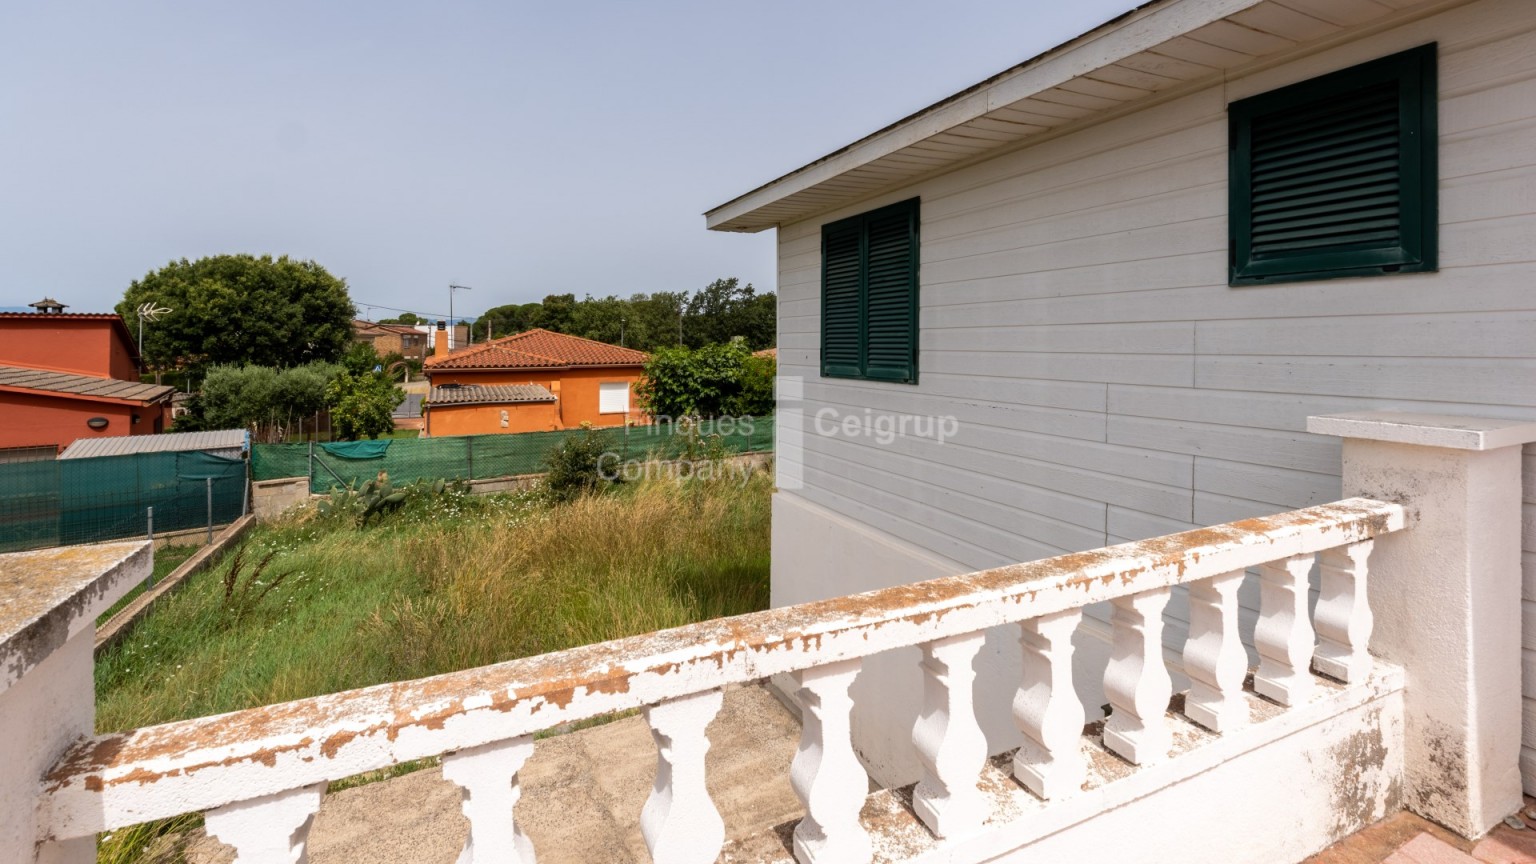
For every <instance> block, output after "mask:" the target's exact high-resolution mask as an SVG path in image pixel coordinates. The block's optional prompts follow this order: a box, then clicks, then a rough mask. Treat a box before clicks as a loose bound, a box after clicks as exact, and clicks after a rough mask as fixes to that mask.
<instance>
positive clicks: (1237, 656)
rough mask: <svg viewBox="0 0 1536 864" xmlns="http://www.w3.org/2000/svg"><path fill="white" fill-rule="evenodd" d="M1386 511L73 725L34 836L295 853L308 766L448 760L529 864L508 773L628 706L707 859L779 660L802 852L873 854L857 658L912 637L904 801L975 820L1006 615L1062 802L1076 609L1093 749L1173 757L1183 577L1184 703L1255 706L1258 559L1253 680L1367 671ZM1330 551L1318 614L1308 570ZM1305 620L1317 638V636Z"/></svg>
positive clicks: (489, 857)
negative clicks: (743, 726)
mask: <svg viewBox="0 0 1536 864" xmlns="http://www.w3.org/2000/svg"><path fill="white" fill-rule="evenodd" d="M1405 520H1406V515H1405V512H1404V510H1403V508H1402V507H1400V506H1399V505H1396V504H1389V503H1383V502H1380V501H1374V500H1369V499H1364V498H1352V499H1349V500H1345V501H1340V502H1337V503H1334V504H1327V505H1323V506H1318V507H1311V508H1307V509H1305V510H1298V511H1293V512H1290V513H1283V514H1279V515H1276V516H1270V517H1265V518H1261V519H1251V520H1246V521H1243V522H1235V523H1230V524H1226V525H1219V526H1215V527H1212V528H1206V529H1202V530H1198V531H1190V532H1185V533H1182V534H1173V535H1169V536H1166V537H1159V538H1155V539H1152V540H1145V541H1141V542H1137V543H1128V544H1123V545H1120V546H1113V547H1108V548H1104V549H1097V550H1094V551H1091V552H1083V553H1078V554H1072V555H1063V556H1060V557H1057V558H1050V559H1045V560H1041V561H1034V562H1030V563H1026V564H1016V565H1012V566H1007V567H1000V568H997V569H993V570H986V571H981V572H977V573H971V574H967V575H964V576H955V577H949V578H943V579H936V580H932V581H929V582H923V583H919V584H913V585H902V586H897V587H893V588H887V589H883V590H879V591H872V592H868V593H865V594H859V595H854V596H849V597H841V598H837V599H833V600H828V601H824V602H818V603H808V604H803V605H799V606H792V607H786V608H780V609H773V610H769V611H765V612H759V613H754V614H750V615H742V616H737V617H734V618H726V619H720V620H715V621H708V622H704V623H700V624H694V625H690V626H687V627H680V628H677V629H673V630H667V631H662V632H658V633H652V634H649V635H645V636H640V637H635V638H630V639H620V640H616V641H613V642H606V643H602V644H597V645H587V646H583V647H580V648H575V649H572V650H569V651H561V652H558V653H554V654H548V655H544V656H540V657H530V658H526V659H522V660H515V661H511V662H507V663H500V664H497V665H494V666H487V667H482V668H479V669H470V670H466V671H463V672H455V673H452V674H448V675H440V676H437V677H434V678H425V679H420V680H415V681H404V682H400V683H395V684H387V685H382V686H377V687H368V688H364V689H360V690H353V691H348V692H344V693H337V694H333V695H329V696H322V697H318V698H313V699H303V700H299V701H295V702H288V703H284V704H280V705H269V706H265V707H261V708H254V709H250V710H245V711H237V712H234V713H231V714H224V715H220V716H216V717H204V718H200V719H196V720H187V721H182V722H176V723H168V724H164V725H161V726H153V727H149V728H144V729H138V730H134V731H131V732H125V733H120V734H110V735H100V736H96V737H94V738H90V739H88V740H85V741H83V742H82V743H80V744H79V745H78V746H76V747H75V748H73V749H72V750H71V751H70V752H69V753H67V754H66V755H65V757H64V758H63V759H62V760H61V761H60V762H59V764H58V765H57V766H56V768H55V769H54V770H53V771H52V773H51V774H50V775H49V776H48V777H47V778H45V780H44V783H43V789H42V791H41V809H40V811H39V816H40V824H41V825H42V826H43V836H42V837H40V838H39V840H42V841H64V840H68V839H70V838H76V837H85V836H89V835H91V834H93V833H95V832H100V831H106V830H110V829H114V828H118V827H122V826H126V825H132V824H136V823H140V822H145V821H148V820H153V819H161V818H166V817H170V816H175V815H178V814H181V813H186V812H192V811H202V812H205V813H206V816H207V819H206V824H207V828H208V831H209V833H210V834H212V835H214V836H215V837H217V838H219V839H220V840H222V841H223V842H225V843H228V844H229V845H231V846H233V847H234V848H235V849H236V850H237V852H238V860H239V861H240V862H242V864H252V862H255V864H266V862H291V861H297V860H302V858H303V846H304V843H305V838H306V833H307V831H308V828H309V825H310V824H311V822H312V821H313V818H314V815H315V813H316V811H317V809H318V808H319V806H320V801H321V798H322V795H323V791H324V788H325V786H324V784H325V783H326V782H328V781H332V780H337V779H340V778H343V777H349V776H352V775H356V774H359V773H363V772H366V771H373V770H377V769H381V768H386V767H388V766H391V765H395V764H398V763H401V762H406V761H409V760H414V759H421V758H425V757H430V756H438V755H441V756H442V757H443V775H444V777H446V778H447V779H448V780H449V781H451V782H453V783H455V784H457V785H458V786H460V787H461V788H462V790H463V796H464V801H463V811H464V814H465V815H466V816H467V817H468V818H469V822H470V826H471V828H470V835H469V840H468V843H467V845H466V847H465V849H464V853H463V855H462V856H461V858H460V861H461V862H463V864H484V862H488V861H498V862H501V861H523V862H531V861H533V860H534V848H533V844H532V843H531V842H530V841H529V839H528V837H527V836H525V835H524V834H523V833H522V832H521V831H520V830H519V829H518V828H517V825H516V821H515V818H514V815H513V814H514V809H515V806H516V803H517V799H518V795H519V789H518V784H517V773H518V771H519V769H520V768H521V767H522V765H523V763H524V762H525V761H526V760H527V759H528V757H529V756H530V754H531V753H532V751H533V738H532V735H533V734H534V733H535V732H538V731H540V730H543V729H548V728H551V727H555V726H559V725H561V724H565V723H570V722H572V721H576V720H582V719H585V718H590V717H596V716H599V715H603V714H607V713H610V712H613V711H619V710H625V709H633V708H641V709H643V710H644V713H645V717H646V720H647V721H648V722H649V723H650V725H651V728H652V730H653V734H654V737H655V740H656V744H657V753H658V758H657V773H656V782H655V787H654V789H653V790H652V793H651V796H650V798H649V800H648V801H647V802H646V804H645V807H644V809H643V811H642V812H641V813H639V814H636V815H637V818H638V819H639V822H640V825H641V828H642V833H643V835H644V837H645V840H646V843H647V844H648V846H649V847H650V849H651V853H652V856H653V857H654V859H655V860H656V861H658V862H663V864H704V862H710V861H714V860H715V859H716V856H717V855H718V854H719V852H720V849H721V846H722V844H723V842H724V839H725V837H724V828H723V823H722V821H721V818H720V815H719V813H718V812H717V811H716V809H715V806H714V804H713V802H711V800H710V798H709V794H708V792H707V791H706V787H705V782H704V780H705V775H704V757H705V753H706V751H707V750H708V747H709V743H708V739H707V738H706V737H705V727H706V726H707V725H708V724H709V722H710V720H711V719H712V718H713V717H714V716H715V714H716V712H717V711H718V710H719V708H720V705H721V692H720V689H721V688H722V687H724V686H726V685H731V684H738V683H745V682H750V681H755V680H758V679H761V678H764V677H767V676H770V675H775V674H780V673H791V674H792V675H793V678H794V680H795V682H796V684H797V686H798V688H799V690H798V693H797V694H796V698H797V699H798V700H799V702H800V704H801V706H802V708H803V717H802V723H803V731H802V738H801V743H800V747H799V751H798V753H797V754H796V756H795V758H794V762H793V765H792V766H791V782H792V785H793V787H794V789H795V791H796V793H797V794H798V795H799V796H800V798H801V800H802V801H803V802H804V804H805V807H806V816H805V818H804V819H803V820H802V821H801V822H800V823H799V825H798V827H797V828H796V829H795V832H794V842H793V846H794V854H795V856H796V857H797V858H798V859H799V860H800V861H801V862H805V864H810V862H837V864H858V862H863V861H868V860H870V858H871V854H872V852H871V848H872V844H871V839H870V837H869V836H868V835H867V834H866V831H865V829H864V827H863V826H862V824H861V822H860V819H859V814H860V809H861V807H862V806H863V803H864V801H865V797H866V794H867V792H868V780H867V777H866V776H865V773H864V771H863V769H862V768H861V766H860V763H859V760H858V757H857V756H856V754H855V752H854V749H853V745H852V742H851V740H850V735H851V731H850V729H851V727H850V712H851V710H852V707H853V701H852V699H851V697H850V695H849V687H850V685H852V683H853V681H854V678H855V677H856V676H857V675H858V672H859V668H860V663H861V660H862V658H864V657H867V656H870V655H873V654H876V653H879V652H883V651H888V650H891V649H893V648H899V647H906V646H916V647H919V648H920V649H921V651H922V664H921V665H922V674H923V680H924V684H923V708H922V711H921V714H920V717H919V719H918V721H917V724H916V727H915V728H914V730H913V732H912V740H913V745H914V747H915V748H916V751H917V754H918V756H919V760H920V762H921V764H922V765H923V769H924V773H923V777H922V779H921V781H920V782H919V783H918V784H917V786H916V787H915V789H914V792H913V796H912V809H913V811H914V812H915V814H916V816H917V817H918V818H919V819H920V820H921V821H922V823H923V824H925V825H927V826H928V828H929V829H930V830H931V831H932V832H933V834H934V835H936V836H937V837H940V838H946V839H948V838H955V837H964V836H967V835H972V834H975V833H976V832H979V831H983V830H985V825H984V822H985V820H986V819H987V818H989V816H990V813H989V810H988V804H987V802H986V801H985V800H984V798H983V796H982V795H981V794H980V793H979V792H978V779H979V777H980V774H981V772H982V769H983V767H984V765H985V763H986V762H987V747H986V741H985V738H984V737H983V735H982V733H981V730H980V728H979V727H978V724H977V718H976V716H975V711H974V710H973V707H972V699H971V691H972V684H973V680H974V675H975V673H974V669H973V661H974V660H975V658H976V656H977V652H978V651H979V650H980V648H981V646H982V641H983V635H982V634H983V632H984V631H986V630H987V629H988V628H992V627H997V626H999V625H1013V626H1016V627H1018V628H1019V633H1020V644H1021V648H1022V652H1023V660H1024V664H1023V680H1022V681H1021V682H1020V685H1019V689H1018V692H1017V694H1016V696H1015V698H1014V701H1013V717H1014V720H1015V723H1016V724H1017V726H1018V729H1019V731H1020V732H1022V735H1023V746H1022V747H1020V749H1019V750H1018V752H1017V753H1016V755H1015V756H1014V759H1013V771H1014V775H1015V777H1016V779H1017V781H1018V782H1019V783H1020V784H1021V785H1022V786H1023V787H1024V788H1025V789H1028V790H1029V791H1030V792H1032V793H1033V794H1034V795H1036V796H1038V797H1039V798H1042V799H1046V800H1047V802H1049V803H1054V802H1055V801H1057V800H1059V799H1066V798H1070V797H1072V796H1074V795H1076V794H1078V793H1079V792H1080V791H1081V788H1082V786H1083V783H1084V776H1085V765H1084V755H1083V750H1082V748H1081V747H1080V740H1081V738H1082V736H1083V735H1084V734H1085V730H1084V719H1085V710H1084V706H1083V705H1082V703H1081V701H1080V699H1079V698H1078V695H1077V694H1076V692H1075V691H1074V689H1073V684H1072V669H1071V667H1072V662H1071V661H1072V635H1073V632H1074V631H1075V630H1076V628H1077V626H1078V623H1079V622H1080V620H1081V617H1082V610H1083V608H1084V607H1085V606H1088V605H1089V604H1092V603H1097V602H1102V601H1109V602H1110V604H1111V605H1112V608H1113V614H1112V617H1111V628H1112V651H1111V655H1110V659H1109V663H1108V667H1107V669H1106V670H1105V673H1104V692H1105V694H1106V696H1107V698H1108V701H1109V704H1110V706H1111V712H1110V714H1109V716H1108V718H1107V720H1106V722H1105V724H1104V726H1103V733H1102V734H1103V744H1104V746H1105V747H1107V748H1108V749H1109V750H1110V751H1112V752H1113V753H1115V754H1117V755H1119V756H1120V757H1123V758H1124V759H1125V760H1127V761H1128V762H1130V763H1135V764H1143V763H1152V762H1157V761H1158V760H1161V759H1165V758H1167V757H1168V754H1169V750H1170V743H1171V740H1170V739H1171V733H1170V721H1169V705H1170V697H1171V695H1172V681H1171V678H1170V675H1169V670H1168V668H1167V665H1166V663H1165V661H1164V655H1163V638H1162V632H1163V611H1164V608H1165V606H1166V605H1167V603H1168V600H1169V597H1170V592H1171V590H1172V588H1173V587H1175V586H1178V585H1187V586H1189V594H1190V613H1189V618H1190V630H1189V638H1188V641H1187V644H1186V646H1185V649H1184V663H1183V667H1184V671H1185V672H1186V674H1187V675H1188V677H1189V679H1190V688H1189V691H1188V693H1187V694H1186V699H1185V703H1184V708H1183V710H1184V712H1185V714H1186V716H1187V717H1188V718H1189V719H1190V720H1191V721H1193V722H1195V723H1198V724H1199V725H1200V726H1202V727H1205V728H1206V729H1209V730H1211V731H1212V732H1215V733H1218V734H1220V733H1225V732H1227V731H1228V730H1231V729H1235V728H1239V727H1241V726H1242V725H1243V724H1244V722H1245V721H1246V720H1247V715H1248V709H1247V707H1246V702H1245V701H1244V694H1243V683H1244V678H1245V676H1246V675H1247V673H1248V671H1249V670H1248V656H1247V654H1246V651H1245V648H1244V646H1243V645H1242V643H1241V641H1240V640H1239V636H1238V604H1237V587H1238V584H1239V582H1240V581H1241V580H1242V578H1243V575H1244V573H1245V572H1246V571H1247V570H1248V569H1249V568H1255V567H1256V568H1258V572H1259V580H1260V586H1261V594H1262V598H1261V608H1260V610H1259V619H1258V624H1257V628H1256V631H1255V636H1254V643H1255V645H1254V647H1255V648H1256V649H1257V651H1258V655H1259V657H1260V663H1259V667H1258V670H1257V673H1256V674H1255V678H1254V684H1253V688H1254V690H1255V691H1256V692H1257V693H1259V694H1261V695H1263V696H1265V697H1267V698H1269V699H1271V700H1273V701H1275V702H1278V703H1279V704H1280V705H1282V706H1284V705H1293V704H1297V703H1299V702H1300V701H1301V700H1303V699H1304V698H1305V695H1306V693H1307V691H1308V689H1309V687H1310V686H1311V684H1312V679H1311V677H1310V674H1311V669H1312V668H1313V667H1314V664H1315V668H1316V669H1317V671H1319V672H1321V673H1323V674H1326V675H1328V676H1330V677H1333V678H1335V679H1338V680H1339V681H1342V682H1345V683H1358V682H1360V681H1361V680H1363V678H1364V676H1365V675H1366V674H1367V672H1368V671H1369V669H1370V664H1371V660H1370V656H1369V655H1368V654H1367V653H1366V645H1367V641H1368V639H1369V637H1370V629H1371V618H1370V612H1369V607H1368V606H1367V604H1366V593H1365V591H1366V581H1367V580H1366V559H1367V556H1368V555H1369V552H1370V549H1371V539H1372V538H1373V537H1375V536H1378V535H1381V534H1384V533H1387V532H1391V531H1396V530H1399V529H1401V528H1403V527H1404V524H1405ZM1319 553H1321V557H1322V567H1321V595H1320V599H1319V601H1318V604H1317V611H1316V619H1315V624H1314V621H1313V620H1312V619H1310V618H1309V617H1308V614H1307V590H1308V582H1307V580H1308V574H1309V572H1310V570H1311V568H1312V563H1313V559H1314V557H1316V556H1317V555H1318V554H1319ZM1314 628H1315V631H1316V633H1317V634H1318V636H1319V637H1320V638H1321V644H1320V645H1318V646H1317V647H1316V650H1315V651H1314V636H1313V633H1314Z"/></svg>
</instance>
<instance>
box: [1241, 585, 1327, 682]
mask: <svg viewBox="0 0 1536 864" xmlns="http://www.w3.org/2000/svg"><path fill="white" fill-rule="evenodd" d="M1311 572H1312V556H1311V555H1293V556H1291V557H1289V558H1286V559H1284V560H1283V561H1276V562H1273V563H1270V564H1260V565H1259V623H1258V626H1257V627H1255V628H1254V631H1253V645H1254V647H1255V648H1257V649H1258V651H1259V669H1258V672H1256V673H1255V674H1254V676H1253V690H1254V692H1255V693H1258V694H1259V695H1260V696H1264V697H1267V698H1269V699H1273V700H1274V701H1276V702H1278V703H1280V704H1281V705H1287V706H1289V705H1298V704H1300V703H1302V702H1305V701H1307V697H1309V696H1311V695H1312V687H1313V682H1312V673H1311V671H1310V667H1311V665H1312V642H1313V637H1312V622H1311V621H1310V620H1309V619H1308V618H1307V574H1308V573H1311Z"/></svg>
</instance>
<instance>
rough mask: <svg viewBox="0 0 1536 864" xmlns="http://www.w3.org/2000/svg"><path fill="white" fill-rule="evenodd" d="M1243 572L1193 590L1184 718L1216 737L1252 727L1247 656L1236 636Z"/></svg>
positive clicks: (1195, 584) (1200, 584)
mask: <svg viewBox="0 0 1536 864" xmlns="http://www.w3.org/2000/svg"><path fill="white" fill-rule="evenodd" d="M1243 573H1244V571H1242V570H1236V571H1233V572H1231V573H1223V574H1222V575H1220V576H1215V577H1212V578H1210V579H1205V580H1202V581H1199V582H1192V583H1190V585H1189V640H1188V641H1187V642H1185V643H1184V671H1185V672H1186V673H1188V675H1189V693H1188V695H1186V696H1185V697H1184V716H1186V717H1188V718H1189V719H1191V720H1193V721H1195V722H1196V723H1199V724H1200V725H1201V726H1204V727H1205V728H1207V729H1209V730H1211V731H1212V732H1227V731H1230V730H1232V729H1235V728H1237V727H1238V726H1241V725H1243V724H1245V723H1247V722H1248V702H1247V700H1245V699H1244V698H1243V677H1244V676H1245V675H1247V674H1248V652H1247V651H1246V650H1244V648H1243V641H1242V637H1241V636H1239V635H1238V632H1237V589H1238V588H1239V587H1240V586H1241V585H1242V584H1243Z"/></svg>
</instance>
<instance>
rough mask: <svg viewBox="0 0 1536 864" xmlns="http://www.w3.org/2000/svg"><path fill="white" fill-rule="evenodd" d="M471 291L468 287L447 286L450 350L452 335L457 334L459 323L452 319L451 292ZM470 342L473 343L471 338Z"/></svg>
mask: <svg viewBox="0 0 1536 864" xmlns="http://www.w3.org/2000/svg"><path fill="white" fill-rule="evenodd" d="M473 290H474V289H473V288H471V287H470V286H468V285H454V284H452V283H450V284H449V285H448V347H449V348H450V349H451V348H453V347H454V345H453V337H454V334H455V333H458V332H459V322H458V320H457V319H455V318H454V317H453V292H455V291H473ZM470 341H471V342H473V341H474V339H473V338H471V339H470Z"/></svg>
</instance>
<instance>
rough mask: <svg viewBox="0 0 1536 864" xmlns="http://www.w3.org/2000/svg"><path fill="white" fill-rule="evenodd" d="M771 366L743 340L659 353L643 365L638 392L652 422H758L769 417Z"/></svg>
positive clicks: (770, 405)
mask: <svg viewBox="0 0 1536 864" xmlns="http://www.w3.org/2000/svg"><path fill="white" fill-rule="evenodd" d="M773 375H774V361H773V360H772V359H770V358H768V357H756V356H753V355H752V353H751V352H750V351H749V350H748V349H747V344H746V342H745V341H744V340H740V339H738V340H734V341H731V342H724V343H716V344H714V345H706V346H704V347H702V348H663V349H661V350H660V351H657V352H655V353H654V354H652V355H651V357H650V359H649V360H647V361H646V364H645V378H644V379H643V380H642V381H641V382H640V385H639V387H638V392H639V394H640V399H641V402H642V404H644V405H645V410H646V412H647V413H649V414H651V415H652V416H654V417H672V418H677V417H689V416H694V417H719V416H722V415H730V416H736V417H748V416H759V415H763V414H769V413H772V411H773Z"/></svg>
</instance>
